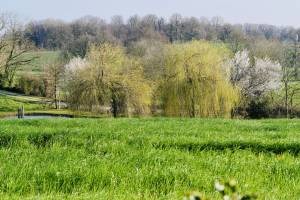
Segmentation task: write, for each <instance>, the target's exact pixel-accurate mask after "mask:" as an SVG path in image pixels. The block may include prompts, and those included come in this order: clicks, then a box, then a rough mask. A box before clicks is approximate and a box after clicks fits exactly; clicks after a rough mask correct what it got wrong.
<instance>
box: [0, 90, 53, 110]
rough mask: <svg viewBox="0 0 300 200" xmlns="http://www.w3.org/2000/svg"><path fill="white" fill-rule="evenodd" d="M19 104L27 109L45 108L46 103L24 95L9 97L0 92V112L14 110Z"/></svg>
mask: <svg viewBox="0 0 300 200" xmlns="http://www.w3.org/2000/svg"><path fill="white" fill-rule="evenodd" d="M40 99H41V98H40ZM21 106H24V107H25V109H26V110H27V111H33V110H44V109H45V108H47V105H45V104H42V103H40V102H37V101H34V100H32V99H26V97H23V96H20V97H11V96H7V95H4V94H2V93H0V113H1V112H16V111H17V109H18V108H20V107H21ZM48 107H49V106H48Z"/></svg>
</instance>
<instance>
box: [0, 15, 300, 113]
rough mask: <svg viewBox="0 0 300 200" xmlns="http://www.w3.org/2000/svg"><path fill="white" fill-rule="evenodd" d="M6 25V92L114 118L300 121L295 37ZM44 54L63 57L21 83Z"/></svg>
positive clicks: (130, 26) (182, 24)
mask: <svg viewBox="0 0 300 200" xmlns="http://www.w3.org/2000/svg"><path fill="white" fill-rule="evenodd" d="M2 19H3V20H2V21H3V23H2V24H3V26H0V27H2V32H3V33H4V34H2V35H1V37H0V38H1V40H0V42H1V43H0V44H1V45H0V53H1V56H0V64H1V65H0V87H8V88H18V89H20V90H22V91H23V92H25V93H28V94H35V95H42V96H48V97H50V98H53V100H54V103H55V105H56V107H58V102H59V101H60V100H63V101H65V102H66V103H68V105H69V107H70V108H71V109H74V110H80V111H91V112H97V113H102V114H108V115H111V116H114V117H118V116H141V115H154V116H156V115H163V116H173V117H178V116H180V117H242V118H262V117H297V116H300V107H299V106H300V79H299V75H300V72H299V67H300V62H299V58H300V57H299V44H298V43H299V38H298V31H299V30H297V29H294V28H288V27H275V26H269V25H250V24H245V25H230V24H226V23H224V22H223V20H222V19H221V18H218V17H216V18H213V19H211V20H207V19H204V18H203V19H197V18H184V17H181V16H180V15H177V14H175V15H173V16H172V17H171V18H170V19H169V20H165V19H163V18H159V17H157V16H154V15H148V16H145V17H139V16H133V17H131V18H129V19H128V21H127V22H126V23H125V22H124V21H123V19H122V17H120V16H115V17H113V18H112V20H111V22H110V23H106V22H105V21H104V20H101V19H99V18H97V17H84V18H81V19H79V20H76V21H74V22H70V23H65V22H63V21H55V20H46V21H40V22H31V23H28V24H26V25H25V26H16V24H17V23H13V24H14V25H11V24H10V23H4V22H7V21H8V20H6V18H2ZM0 21H1V20H0ZM13 21H14V20H13ZM0 25H1V24H0ZM34 49H39V50H41V49H50V50H59V51H60V52H61V57H60V59H58V60H57V61H55V62H53V63H50V64H47V65H46V66H43V68H44V70H43V72H42V75H39V76H35V77H32V76H28V75H22V76H18V75H17V71H18V69H20V68H22V66H24V65H25V64H28V63H30V62H31V61H32V60H34V57H28V56H25V53H26V52H28V51H30V50H31V51H32V50H34Z"/></svg>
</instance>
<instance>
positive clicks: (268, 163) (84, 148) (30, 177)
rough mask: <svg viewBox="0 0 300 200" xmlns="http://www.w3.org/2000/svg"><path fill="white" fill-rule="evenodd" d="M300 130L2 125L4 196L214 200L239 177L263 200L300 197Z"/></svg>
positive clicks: (106, 122) (71, 122)
mask: <svg viewBox="0 0 300 200" xmlns="http://www.w3.org/2000/svg"><path fill="white" fill-rule="evenodd" d="M299 122H300V121H299V120H290V121H287V120H261V121H240V120H222V119H207V120H205V119H167V118H153V119H93V120H92V119H49V120H0V196H1V195H2V197H3V198H7V199H11V198H12V199H13V198H15V199H19V198H22V199H23V198H29V199H32V198H35V199H182V197H183V196H184V194H185V193H186V192H189V191H194V190H196V191H203V192H204V193H205V196H207V197H210V198H212V199H213V198H216V197H218V194H217V193H216V192H215V191H214V188H213V183H214V181H215V180H229V179H231V178H235V179H237V180H238V181H239V185H241V188H240V190H241V191H242V192H243V191H246V192H249V193H257V194H258V196H259V199H297V198H299V196H300V185H299V184H298V183H299V182H300V170H299V168H300V157H299V151H300V142H299V139H298V138H299V134H300V123H299Z"/></svg>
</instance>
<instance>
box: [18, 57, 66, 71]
mask: <svg viewBox="0 0 300 200" xmlns="http://www.w3.org/2000/svg"><path fill="white" fill-rule="evenodd" d="M24 56H25V57H28V58H31V57H35V58H36V59H34V61H33V62H32V63H31V64H30V65H25V66H23V67H22V68H21V69H19V70H18V74H19V75H20V74H24V73H26V74H32V75H39V74H40V73H41V72H43V70H44V67H45V66H46V65H47V64H49V63H53V62H55V61H56V60H57V59H58V58H59V56H60V52H59V51H35V52H29V53H26V54H24Z"/></svg>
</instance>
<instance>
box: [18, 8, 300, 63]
mask: <svg viewBox="0 0 300 200" xmlns="http://www.w3.org/2000/svg"><path fill="white" fill-rule="evenodd" d="M24 33H25V36H26V38H27V39H29V40H30V41H32V42H33V43H34V44H35V46H37V47H39V48H47V49H64V50H65V52H66V53H69V54H71V56H74V55H75V56H81V57H84V56H85V54H86V51H87V47H88V45H89V43H100V42H104V41H107V42H113V43H118V44H120V45H123V46H126V47H129V46H130V45H132V43H134V42H136V41H140V40H141V39H155V40H158V41H168V42H171V43H173V42H176V41H191V40H200V39H203V40H209V41H222V42H224V43H227V44H229V46H230V48H231V49H232V50H233V51H234V52H237V51H240V50H242V49H243V48H245V47H247V48H248V49H249V48H251V49H253V50H256V51H258V52H257V53H261V52H262V50H263V48H265V47H268V46H269V47H270V46H273V47H274V46H280V44H279V43H280V42H291V41H294V39H295V35H296V34H299V33H300V30H298V29H295V28H292V27H276V26H271V25H264V24H258V25H256V24H244V25H231V24H228V23H225V22H224V21H223V19H222V18H220V17H214V18H212V19H211V20H208V19H206V18H201V19H198V18H195V17H190V18H187V17H182V16H181V15H179V14H174V15H173V16H171V17H170V19H169V20H166V19H164V18H161V17H158V16H156V15H147V16H144V17H139V16H137V15H135V16H132V17H130V18H129V19H128V20H127V21H126V22H125V21H124V19H123V18H122V17H121V16H114V17H112V19H111V21H110V23H107V22H105V20H103V19H101V18H98V17H92V16H86V17H83V18H80V19H78V20H75V21H73V22H71V23H66V22H63V21H58V20H44V21H38V22H30V23H29V24H27V25H26V28H25V32H24ZM266 43H268V45H267V46H266ZM272 51H275V49H274V50H272ZM265 53H267V52H265ZM272 53H273V54H274V52H272Z"/></svg>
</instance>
